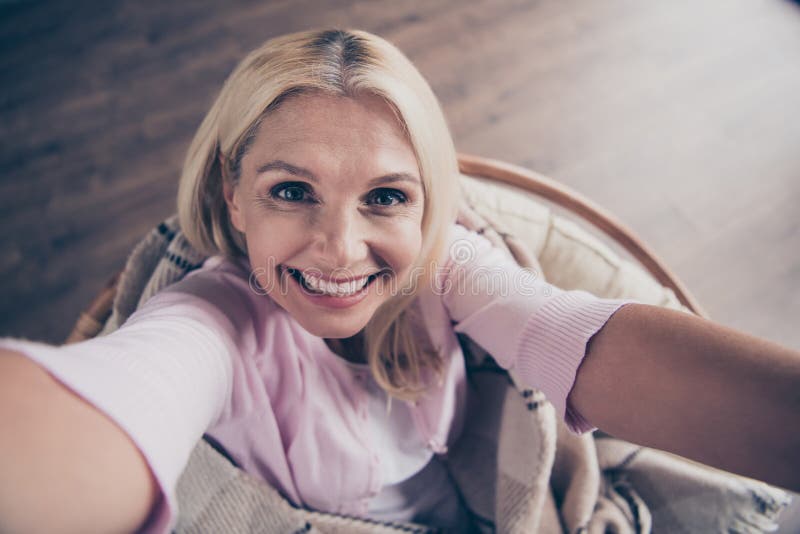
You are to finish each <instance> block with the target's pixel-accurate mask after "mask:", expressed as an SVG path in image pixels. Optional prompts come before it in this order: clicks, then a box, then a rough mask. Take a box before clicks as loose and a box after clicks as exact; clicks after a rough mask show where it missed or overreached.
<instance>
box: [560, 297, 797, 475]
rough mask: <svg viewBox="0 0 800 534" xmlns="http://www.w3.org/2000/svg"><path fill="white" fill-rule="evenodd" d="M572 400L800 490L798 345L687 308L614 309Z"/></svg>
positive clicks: (611, 420) (608, 422)
mask: <svg viewBox="0 0 800 534" xmlns="http://www.w3.org/2000/svg"><path fill="white" fill-rule="evenodd" d="M570 402H571V404H572V406H573V407H574V408H575V409H576V410H577V411H578V412H579V413H580V414H581V415H582V416H583V417H584V418H585V419H587V420H588V421H589V422H590V423H591V424H593V425H595V426H597V427H598V428H601V429H602V430H603V431H605V432H608V433H609V434H612V435H614V436H616V437H619V438H622V439H626V440H629V441H632V442H635V443H639V444H641V445H646V446H649V447H654V448H658V449H662V450H666V451H669V452H673V453H675V454H679V455H681V456H684V457H686V458H690V459H693V460H696V461H699V462H702V463H704V464H707V465H711V466H714V467H718V468H720V469H724V470H726V471H731V472H734V473H738V474H741V475H745V476H749V477H753V478H756V479H760V480H763V481H765V482H768V483H770V484H774V485H777V486H781V487H784V488H787V489H790V490H793V491H800V454H798V451H800V352H798V351H795V350H791V349H788V348H786V347H783V346H780V345H778V344H775V343H772V342H770V341H767V340H764V339H760V338H757V337H753V336H751V335H748V334H744V333H742V332H738V331H736V330H733V329H731V328H727V327H725V326H722V325H719V324H716V323H713V322H711V321H708V320H706V319H702V318H698V317H695V316H692V315H689V314H685V313H681V312H677V311H674V310H669V309H665V308H661V307H657V306H649V305H644V304H628V305H626V306H624V307H622V308H621V309H620V310H619V311H617V312H616V313H615V314H614V315H613V316H612V317H611V318H610V319H609V320H608V322H607V323H606V324H605V325H604V326H603V327H602V328H601V329H600V330H599V331H598V332H597V333H596V334H595V335H594V336H593V337H592V339H591V340H590V342H589V344H588V346H587V351H586V357H585V358H584V360H583V363H582V364H581V366H580V368H579V370H578V374H577V378H576V380H575V384H574V386H573V388H572V391H571V393H570Z"/></svg>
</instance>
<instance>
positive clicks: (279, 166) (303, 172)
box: [256, 159, 420, 186]
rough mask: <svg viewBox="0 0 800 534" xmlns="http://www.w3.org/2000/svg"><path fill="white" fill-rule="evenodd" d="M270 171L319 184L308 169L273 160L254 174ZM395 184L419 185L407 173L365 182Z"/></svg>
mask: <svg viewBox="0 0 800 534" xmlns="http://www.w3.org/2000/svg"><path fill="white" fill-rule="evenodd" d="M270 171H283V172H286V173H288V174H291V175H293V176H300V177H302V178H306V179H308V180H309V181H311V182H314V183H319V178H317V177H316V176H315V175H314V173H313V172H311V171H309V170H308V169H304V168H303V167H298V166H297V165H292V164H291V163H287V162H285V161H283V160H279V159H276V160H273V161H270V162H268V163H264V164H263V165H259V166H258V168H257V169H256V174H263V173H265V172H270ZM395 182H411V183H414V184H417V185H419V184H420V179H419V177H418V176H417V175H415V174H412V173H408V172H393V173H389V174H385V175H383V176H378V177H377V178H372V179H371V180H370V181H369V182H367V184H368V185H370V186H375V185H383V184H389V183H395Z"/></svg>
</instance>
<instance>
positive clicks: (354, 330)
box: [303, 323, 367, 339]
mask: <svg viewBox="0 0 800 534" xmlns="http://www.w3.org/2000/svg"><path fill="white" fill-rule="evenodd" d="M303 326H304V328H305V329H306V330H308V331H309V332H310V333H311V334H313V335H315V336H317V337H321V338H324V339H345V338H348V337H353V336H354V335H356V334H358V333H359V332H360V331H361V330H363V329H364V327H365V326H367V325H366V323H364V324H363V325H362V324H359V325H355V326H345V325H342V326H332V325H303Z"/></svg>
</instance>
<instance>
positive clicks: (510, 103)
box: [0, 0, 800, 348]
mask: <svg viewBox="0 0 800 534" xmlns="http://www.w3.org/2000/svg"><path fill="white" fill-rule="evenodd" d="M332 25H337V26H346V27H359V28H364V29H367V30H370V31H373V32H376V33H379V34H381V35H383V36H385V37H387V38H389V39H390V40H392V41H394V42H395V43H396V44H398V45H399V46H400V47H401V48H402V49H403V50H404V51H405V52H406V53H407V54H408V55H409V56H410V57H411V58H412V59H413V60H414V61H415V62H416V63H417V65H418V66H419V67H420V69H421V70H422V72H423V73H424V74H425V75H426V76H427V77H428V79H429V80H430V81H431V83H432V85H433V87H434V89H435V91H436V92H437V94H438V95H439V97H440V99H441V101H442V103H443V106H444V108H445V112H446V114H447V116H448V118H449V121H450V124H451V126H452V131H453V134H454V137H455V140H456V144H457V147H458V148H459V150H461V151H464V152H471V153H475V154H479V155H484V156H490V157H494V158H498V159H502V160H506V161H510V162H513V163H517V164H521V165H524V166H527V167H530V168H532V169H535V170H538V171H540V172H543V173H546V174H548V175H550V176H552V177H554V178H556V179H558V180H560V181H561V182H563V183H565V184H568V185H569V186H572V187H574V188H575V189H577V190H579V191H580V192H582V193H584V194H585V195H587V196H588V197H590V198H592V199H594V200H596V201H597V202H599V203H600V204H601V205H603V206H605V207H606V208H608V209H609V210H610V211H611V212H613V213H615V214H617V215H618V217H619V218H620V219H622V220H623V221H624V222H625V223H627V224H628V225H629V226H630V227H632V228H633V229H634V230H635V231H636V232H637V233H638V234H639V235H640V236H641V237H642V238H643V239H644V240H645V241H646V242H647V243H649V244H650V245H651V246H652V248H654V249H655V250H656V251H657V252H658V253H659V254H660V255H661V256H662V257H663V259H664V260H665V261H666V262H667V264H668V265H670V266H671V267H672V268H673V269H674V270H675V271H676V272H677V274H678V275H679V276H680V277H681V278H682V279H683V280H684V281H685V282H686V284H687V285H688V287H689V288H690V289H691V290H693V291H694V293H695V294H696V296H697V297H698V298H699V300H700V302H701V303H702V304H703V305H704V306H705V307H706V309H707V310H708V311H709V313H710V315H711V316H712V318H713V319H715V320H717V321H719V322H721V323H724V324H727V325H729V326H733V327H736V328H739V329H742V330H745V331H747V332H750V333H753V334H756V335H760V336H763V337H767V338H769V339H772V340H774V341H778V342H780V343H783V344H786V345H789V346H792V347H795V348H800V328H798V326H800V325H799V323H798V318H800V214H799V213H798V210H797V208H798V205H800V101H799V100H800V60H798V57H800V7H799V6H798V5H797V4H796V3H793V2H789V1H786V0H707V1H705V2H695V1H692V0H677V1H673V2H640V1H637V0H604V1H603V2H593V1H590V0H582V1H579V0H542V1H531V0H478V1H461V0H442V1H424V2H422V1H420V2H395V1H393V0H380V1H370V2H366V1H365V2H358V1H353V0H339V1H330V2H322V1H318V2H313V1H309V0H299V1H288V0H285V1H274V2H264V1H260V2H256V1H250V2H248V1H241V0H240V1H234V2H230V1H227V2H211V1H208V0H206V1H192V2H156V1H151V2H133V1H131V2H119V1H103V2H4V3H2V6H0V240H1V242H2V249H0V250H1V252H0V295H2V298H0V335H14V336H24V337H30V338H33V339H40V340H45V341H49V342H58V341H60V340H62V339H63V338H64V336H65V335H66V334H67V332H68V330H69V329H70V327H71V325H72V323H73V321H74V319H75V318H76V316H77V314H78V312H79V311H80V310H81V309H82V308H83V307H84V306H85V305H86V304H87V302H88V301H89V300H90V298H91V296H92V295H93V294H95V293H96V292H97V291H98V290H99V289H100V288H101V286H102V285H103V283H104V282H105V280H106V279H107V277H108V276H109V275H110V274H111V273H113V272H115V271H116V270H117V269H119V268H120V267H121V266H122V265H123V262H124V260H125V257H126V254H127V253H128V251H129V250H130V249H131V247H132V246H133V245H134V244H135V243H136V242H137V240H139V239H140V238H141V236H142V235H144V234H145V233H146V232H147V231H148V230H149V229H150V228H151V227H152V226H154V225H155V224H157V223H158V222H159V221H160V220H161V219H163V218H164V217H165V216H167V215H169V214H171V213H172V212H173V211H174V209H175V207H174V195H175V191H176V183H177V177H178V172H179V168H180V165H181V161H182V158H183V154H184V151H185V150H186V147H187V145H188V142H189V140H190V138H191V136H192V134H193V132H194V129H195V128H196V127H197V126H198V124H199V122H200V120H201V118H202V117H203V114H204V113H205V111H206V110H207V108H208V106H209V104H210V102H211V99H212V98H213V97H214V95H215V94H216V93H217V91H218V90H219V88H220V86H221V84H222V81H223V80H224V78H225V77H226V75H227V74H228V73H229V72H230V70H231V69H232V68H233V66H234V64H235V63H236V61H237V60H238V59H239V58H241V57H242V55H243V54H244V53H245V52H246V51H248V50H249V49H251V48H253V47H255V46H256V45H258V44H259V43H260V42H262V41H263V40H265V39H266V38H269V37H272V36H275V35H278V34H280V33H284V32H287V31H293V30H299V29H305V28H310V27H319V26H332Z"/></svg>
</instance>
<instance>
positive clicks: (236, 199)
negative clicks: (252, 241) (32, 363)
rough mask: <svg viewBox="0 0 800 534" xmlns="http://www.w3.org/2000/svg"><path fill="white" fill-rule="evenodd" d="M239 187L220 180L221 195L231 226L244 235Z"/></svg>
mask: <svg viewBox="0 0 800 534" xmlns="http://www.w3.org/2000/svg"><path fill="white" fill-rule="evenodd" d="M239 190H240V187H239V186H233V185H231V183H230V181H229V180H226V179H225V178H223V179H222V194H223V196H224V197H225V204H226V205H227V206H228V213H229V214H230V218H231V224H232V225H233V227H234V228H236V229H237V230H239V231H240V232H241V233H243V234H244V233H245V224H244V212H243V211H242V206H241V198H240V197H241V195H240V192H239Z"/></svg>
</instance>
